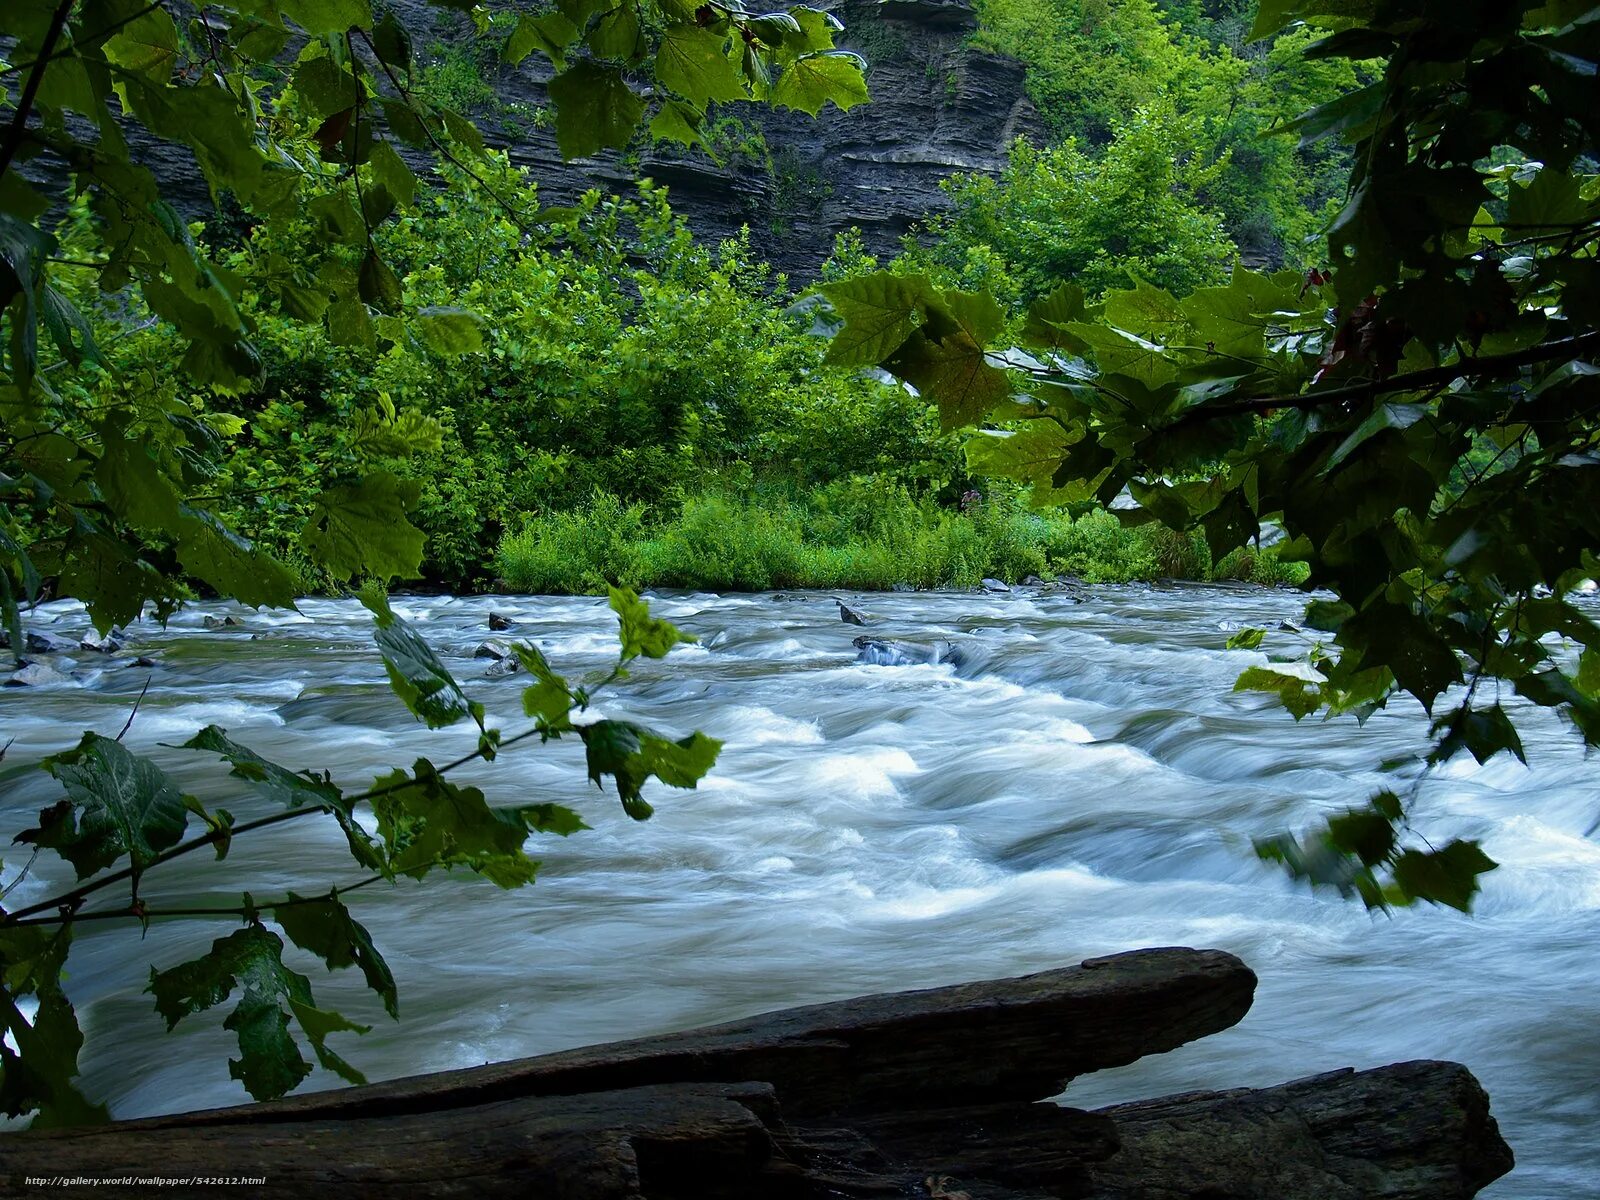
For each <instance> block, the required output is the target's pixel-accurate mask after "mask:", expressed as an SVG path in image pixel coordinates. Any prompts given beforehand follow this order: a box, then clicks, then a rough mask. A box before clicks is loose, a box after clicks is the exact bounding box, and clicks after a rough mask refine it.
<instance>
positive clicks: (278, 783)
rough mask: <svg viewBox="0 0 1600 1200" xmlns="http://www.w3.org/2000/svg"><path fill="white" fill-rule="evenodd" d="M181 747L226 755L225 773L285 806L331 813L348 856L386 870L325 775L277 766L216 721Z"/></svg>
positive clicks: (377, 851)
mask: <svg viewBox="0 0 1600 1200" xmlns="http://www.w3.org/2000/svg"><path fill="white" fill-rule="evenodd" d="M183 748H184V749H185V750H203V751H209V752H210V753H212V754H217V755H220V756H221V757H223V758H225V759H227V761H228V762H229V763H230V764H231V765H232V767H233V770H232V771H230V772H229V774H232V775H236V776H238V777H239V778H240V779H247V780H249V781H250V782H251V783H254V784H256V785H257V786H258V787H259V788H260V789H261V790H262V791H263V792H265V793H266V794H267V795H268V796H270V797H271V798H272V799H274V800H276V801H278V803H280V804H282V805H284V807H286V808H301V807H306V806H310V807H312V808H318V809H321V810H323V811H324V812H328V813H332V814H333V816H334V819H335V820H337V821H338V822H339V828H340V829H342V830H344V835H345V838H346V839H347V840H348V841H349V843H350V853H351V855H352V857H354V858H355V860H356V861H357V862H358V863H360V864H361V865H362V866H364V867H369V868H371V869H372V870H374V871H383V872H385V873H387V871H388V864H387V863H386V862H385V861H384V857H383V852H382V851H381V850H380V849H379V847H378V846H377V845H376V844H374V842H373V841H372V838H371V837H370V836H369V835H368V834H367V831H366V830H365V829H363V828H361V826H360V824H359V823H357V821H356V819H355V813H354V805H352V804H351V802H350V801H349V800H347V799H346V798H345V795H344V793H343V792H342V791H340V790H339V787H338V786H337V785H336V784H335V783H334V782H333V781H332V780H331V779H329V778H327V777H326V775H323V776H318V775H314V774H312V773H311V772H310V771H298V772H297V771H291V770H289V769H288V768H287V767H281V766H279V765H278V764H277V763H275V762H272V761H270V760H269V759H265V758H262V757H261V755H259V754H257V753H256V752H255V751H254V750H252V749H250V748H249V747H248V746H241V745H240V744H239V743H238V742H235V741H234V740H233V739H231V738H230V737H228V735H227V731H226V730H224V729H222V728H220V727H218V726H216V725H207V726H206V727H205V728H204V729H202V730H201V731H200V732H199V733H197V734H195V735H194V737H192V738H190V739H189V740H188V741H187V742H185V743H183ZM219 848H220V847H219Z"/></svg>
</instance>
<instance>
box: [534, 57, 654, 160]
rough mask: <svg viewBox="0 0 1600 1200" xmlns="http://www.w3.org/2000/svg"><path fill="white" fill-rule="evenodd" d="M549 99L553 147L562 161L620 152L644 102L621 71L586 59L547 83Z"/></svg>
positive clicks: (629, 135)
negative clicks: (553, 117) (553, 110)
mask: <svg viewBox="0 0 1600 1200" xmlns="http://www.w3.org/2000/svg"><path fill="white" fill-rule="evenodd" d="M550 99H551V100H553V101H554V102H555V106H556V147H557V148H558V149H559V150H560V151H561V157H562V158H587V157H588V156H589V155H591V154H596V153H598V152H599V151H601V150H604V149H606V148H608V147H609V148H611V149H615V150H621V149H623V148H624V147H626V146H627V144H628V142H629V140H630V139H632V137H633V132H634V130H635V129H637V128H638V127H639V120H640V118H641V117H643V116H644V101H642V100H640V99H639V97H638V96H636V95H635V94H634V92H633V89H632V88H630V87H629V86H628V83H627V81H626V80H625V79H624V78H623V77H622V71H621V70H620V69H619V68H617V67H614V66H606V65H604V64H602V63H597V62H593V61H590V60H588V59H585V60H584V61H582V62H578V63H573V64H572V65H571V66H569V67H568V68H567V69H566V70H565V71H563V72H561V73H560V74H559V75H557V76H556V77H555V78H554V79H552V80H551V81H550Z"/></svg>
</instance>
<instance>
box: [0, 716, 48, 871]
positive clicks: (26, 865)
mask: <svg viewBox="0 0 1600 1200" xmlns="http://www.w3.org/2000/svg"><path fill="white" fill-rule="evenodd" d="M10 744H11V743H10V742H7V743H6V745H8V746H9V745H10ZM38 857H39V847H37V846H35V847H34V848H33V853H32V854H30V855H28V861H27V862H25V863H23V864H22V870H21V872H20V873H19V874H18V875H17V877H16V878H15V879H13V880H12V881H11V882H10V883H8V884H6V886H5V890H4V891H0V900H4V899H5V898H6V897H7V896H9V895H11V892H12V890H13V889H14V888H15V887H16V886H17V884H19V883H21V882H22V881H23V880H24V879H26V878H27V877H28V872H29V871H31V870H33V860H34V859H36V858H38Z"/></svg>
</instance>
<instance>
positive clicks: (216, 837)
mask: <svg viewBox="0 0 1600 1200" xmlns="http://www.w3.org/2000/svg"><path fill="white" fill-rule="evenodd" d="M543 732H545V731H544V730H543V729H541V728H540V727H539V726H537V725H535V726H533V727H532V728H531V729H525V730H523V731H522V732H521V733H519V734H517V735H516V736H515V737H509V738H507V739H505V740H504V741H503V742H501V743H500V744H499V745H498V746H496V747H494V748H493V749H494V750H495V751H496V753H498V752H499V751H500V750H503V749H505V748H506V747H508V746H514V745H516V744H517V743H518V742H522V741H526V740H527V739H528V738H531V737H534V736H536V735H538V734H541V733H543ZM484 750H485V747H483V746H479V747H478V748H477V749H476V750H474V751H472V753H470V754H463V755H462V756H461V757H460V758H458V759H456V760H454V761H453V762H449V763H446V764H445V765H444V766H442V767H440V768H439V771H438V773H439V774H440V775H443V774H445V773H446V772H449V771H454V770H456V769H457V768H459V767H464V766H466V765H467V764H468V763H469V762H472V761H473V760H474V759H478V758H482V757H483V756H484ZM411 782H412V781H411V780H409V779H406V780H404V781H402V782H399V783H391V784H385V785H384V786H382V787H375V788H371V789H369V790H367V791H365V792H362V793H360V794H359V795H356V796H352V797H351V798H350V804H352V805H356V804H360V803H362V802H364V801H370V800H375V799H377V798H378V797H380V796H387V795H390V794H391V793H393V792H398V791H400V790H401V789H402V788H406V787H410V786H411ZM327 811H328V810H327V809H325V808H291V809H288V810H286V811H284V812H279V813H273V814H272V815H271V816H266V817H258V818H257V819H256V820H254V821H245V822H243V823H242V824H239V825H233V826H230V827H228V828H227V829H214V830H212V831H210V832H209V833H205V834H202V835H201V836H199V837H197V838H191V839H190V840H189V841H187V842H182V843H180V844H179V845H176V846H174V847H172V849H170V850H165V851H163V852H162V853H160V854H158V855H156V856H155V857H154V858H153V859H151V860H150V861H149V862H148V863H145V864H144V866H143V867H140V868H138V869H137V870H136V869H135V868H133V867H123V868H122V869H121V870H120V871H113V872H112V873H111V874H109V875H105V876H102V877H101V878H99V879H95V880H92V881H90V882H89V883H86V884H84V885H83V886H82V887H77V888H73V889H72V890H71V891H69V892H62V893H61V894H60V895H59V896H52V897H51V898H50V899H48V900H41V901H39V903H37V904H30V905H29V906H28V907H27V908H19V909H18V910H17V911H16V912H14V913H7V914H5V915H4V916H0V927H5V926H9V925H20V924H24V923H25V921H26V918H28V917H32V916H35V915H37V914H39V913H42V912H48V911H50V910H51V909H58V910H64V911H65V914H67V915H72V914H75V913H76V910H77V906H78V905H80V904H82V903H83V901H84V900H85V899H87V898H88V897H89V896H92V895H93V894H94V893H95V892H98V891H100V890H102V889H103V888H107V887H110V886H111V885H112V884H114V883H121V882H122V881H123V880H124V879H131V878H133V877H134V876H135V875H136V874H137V875H142V874H144V873H145V872H146V871H148V870H150V868H152V867H158V866H160V865H161V864H162V863H166V862H171V861H172V860H173V859H175V858H180V857H182V856H183V855H185V854H189V853H191V852H192V851H195V850H200V849H203V848H204V847H207V846H212V845H215V844H216V843H217V842H219V841H221V840H222V839H223V838H234V837H237V836H239V834H241V833H249V832H251V831H252V830H256V829H265V828H266V827H267V826H269V825H279V824H282V823H283V822H284V821H293V820H295V819H297V818H299V817H305V816H312V815H315V814H318V813H326V812H327Z"/></svg>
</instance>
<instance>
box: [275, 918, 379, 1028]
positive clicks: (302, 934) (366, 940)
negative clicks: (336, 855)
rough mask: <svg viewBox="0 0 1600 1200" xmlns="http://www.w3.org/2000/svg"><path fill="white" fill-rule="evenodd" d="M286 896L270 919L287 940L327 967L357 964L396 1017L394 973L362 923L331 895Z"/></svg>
mask: <svg viewBox="0 0 1600 1200" xmlns="http://www.w3.org/2000/svg"><path fill="white" fill-rule="evenodd" d="M288 900H289V902H288V903H287V904H280V905H278V906H276V907H275V908H273V910H272V919H273V920H274V921H276V922H277V923H278V924H279V925H280V926H281V927H282V928H283V931H284V933H286V934H288V935H289V940H290V941H291V942H293V943H294V944H295V945H296V946H299V947H300V949H302V950H309V951H310V952H311V953H312V954H315V955H316V956H317V957H318V958H320V959H322V961H323V962H325V963H327V964H328V970H330V971H336V970H339V969H340V968H343V967H360V968H361V974H362V975H363V976H365V977H366V981H367V986H368V987H369V988H371V989H372V990H373V991H374V992H376V993H378V995H379V996H380V997H382V998H383V1007H384V1010H385V1011H386V1012H388V1014H389V1015H390V1016H391V1017H393V1018H395V1019H396V1020H399V1019H400V998H399V993H398V991H397V990H396V988H395V982H394V974H393V972H391V971H390V970H389V964H388V963H386V962H384V961H383V955H381V954H379V953H378V948H377V947H376V946H375V945H373V944H372V935H371V934H370V933H368V932H367V930H366V927H365V926H364V925H362V924H361V922H359V921H357V920H356V919H355V918H354V917H352V916H351V915H350V910H349V909H348V908H346V907H345V906H344V904H343V903H342V902H341V901H340V900H339V899H338V898H337V897H335V896H330V897H328V898H327V899H325V900H307V899H304V898H302V897H300V896H296V895H295V894H294V893H293V892H290V893H289V896H288Z"/></svg>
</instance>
